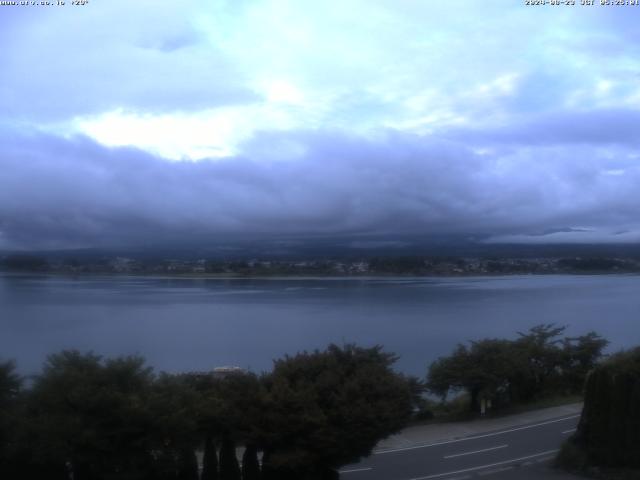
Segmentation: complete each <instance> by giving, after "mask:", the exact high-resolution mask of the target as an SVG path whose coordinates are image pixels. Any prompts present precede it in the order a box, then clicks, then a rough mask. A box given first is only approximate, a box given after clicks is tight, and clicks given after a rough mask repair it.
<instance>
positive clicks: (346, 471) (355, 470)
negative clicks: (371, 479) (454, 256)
mask: <svg viewBox="0 0 640 480" xmlns="http://www.w3.org/2000/svg"><path fill="white" fill-rule="evenodd" d="M369 470H373V468H371V467H367V468H352V469H351V470H338V473H354V472H367V471H369Z"/></svg>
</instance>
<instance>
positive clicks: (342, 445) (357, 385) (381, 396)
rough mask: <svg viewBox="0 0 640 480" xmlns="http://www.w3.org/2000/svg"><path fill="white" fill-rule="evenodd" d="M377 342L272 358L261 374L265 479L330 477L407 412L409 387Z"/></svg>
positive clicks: (392, 357) (395, 428)
mask: <svg viewBox="0 0 640 480" xmlns="http://www.w3.org/2000/svg"><path fill="white" fill-rule="evenodd" d="M396 358H397V357H396V356H395V355H393V354H390V353H384V352H383V351H382V348H381V347H380V346H376V347H373V348H360V347H356V346H355V345H345V346H344V347H342V348H341V347H338V346H336V345H330V346H329V347H328V348H327V350H325V351H322V352H320V351H315V352H313V353H307V352H303V353H299V354H297V355H295V356H293V357H290V356H286V357H285V358H284V359H281V360H277V361H276V362H275V364H274V369H273V372H272V373H271V375H268V376H266V377H265V378H264V382H265V386H266V390H267V397H266V409H265V412H264V415H263V418H262V421H261V430H262V439H261V440H262V441H261V443H262V445H263V448H264V456H263V476H264V478H265V480H266V479H269V478H278V479H287V478H296V479H299V480H303V479H315V478H334V477H335V476H336V475H337V474H336V473H335V470H336V469H337V468H338V467H340V466H341V465H344V464H347V463H351V462H354V461H357V460H358V459H359V458H360V457H362V456H365V455H368V454H369V453H370V452H371V450H372V448H373V447H374V446H375V445H376V443H377V442H378V441H379V440H380V439H382V438H384V437H386V436H388V435H390V434H392V433H394V432H396V431H398V430H399V429H401V428H402V427H403V426H404V425H405V424H406V422H407V421H408V419H409V418H410V415H411V391H410V388H409V385H408V384H407V382H406V380H405V379H404V378H403V377H402V376H400V375H398V374H396V373H395V372H394V371H393V370H392V369H391V365H392V364H393V363H394V362H395V360H396Z"/></svg>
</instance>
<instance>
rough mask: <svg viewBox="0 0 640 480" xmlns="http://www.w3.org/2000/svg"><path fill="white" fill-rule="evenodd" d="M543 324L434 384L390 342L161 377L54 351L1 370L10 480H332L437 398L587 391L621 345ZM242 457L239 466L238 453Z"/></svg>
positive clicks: (0, 467)
mask: <svg viewBox="0 0 640 480" xmlns="http://www.w3.org/2000/svg"><path fill="white" fill-rule="evenodd" d="M564 331H565V328H564V327H556V326H555V325H538V326H536V327H533V328H531V329H530V330H529V331H528V332H526V333H520V334H519V336H518V338H516V339H514V340H505V339H484V340H480V341H474V342H470V343H469V344H468V345H463V344H461V345H458V346H457V347H456V348H455V349H454V351H453V352H452V354H451V355H449V356H446V357H441V358H439V359H438V360H436V361H435V362H433V363H432V364H431V365H430V367H429V368H428V372H427V375H426V378H425V380H420V379H417V378H415V377H407V376H405V375H402V374H399V373H397V372H395V371H394V370H393V369H392V365H393V363H394V362H395V361H396V360H397V358H398V357H397V356H395V355H394V354H392V353H387V352H385V351H383V349H382V347H380V346H376V347H373V348H362V347H358V346H356V345H345V346H342V347H340V346H336V345H330V346H329V347H328V348H327V349H326V350H323V351H314V352H302V353H299V354H297V355H294V356H285V357H284V358H281V359H279V360H276V361H275V362H274V366H273V369H272V371H270V372H267V373H263V374H261V375H256V374H254V373H251V372H242V373H234V372H232V373H229V374H227V375H224V376H222V377H219V376H214V375H212V374H210V373H183V374H168V373H159V374H158V373H155V372H154V371H153V369H152V368H151V367H150V366H148V365H147V364H146V362H145V360H144V359H143V358H142V357H139V356H125V357H115V358H103V357H101V356H98V355H95V354H93V353H81V352H78V351H74V350H67V351H63V352H60V353H57V354H54V355H51V356H49V357H48V359H47V360H46V362H45V364H44V365H43V368H42V371H41V372H40V373H39V374H38V375H37V376H35V377H33V378H32V379H30V380H28V381H27V380H25V379H24V378H21V377H20V376H19V375H18V374H17V373H16V368H15V365H14V364H13V363H12V362H5V363H0V478H21V479H25V480H31V479H41V478H47V479H51V480H68V479H70V478H73V480H199V479H200V480H255V479H264V480H276V479H277V480H288V479H292V480H293V479H296V480H304V479H310V480H316V479H317V480H324V479H335V478H338V473H337V470H338V468H339V467H340V466H342V465H345V464H349V463H353V462H356V461H358V460H359V459H360V458H361V457H363V456H366V455H368V454H370V452H371V451H372V449H373V447H374V446H375V445H376V444H377V442H378V441H379V440H381V439H382V438H384V437H386V436H388V435H390V434H392V433H394V432H397V431H398V430H400V429H401V428H403V427H404V426H405V425H407V423H408V422H409V421H410V420H411V419H412V418H413V416H414V415H415V414H416V411H418V410H419V409H420V408H422V409H423V412H419V411H418V413H424V409H425V408H428V407H425V405H426V404H428V403H429V402H428V400H426V399H425V398H426V397H425V395H424V394H425V393H429V394H431V395H437V396H439V397H440V398H441V400H442V401H443V402H444V401H445V400H446V398H447V396H448V395H450V394H452V393H453V394H459V393H464V394H465V396H466V399H467V401H468V405H469V409H470V411H472V412H475V413H478V412H480V411H481V409H482V408H483V406H485V407H486V406H487V405H489V403H490V404H491V406H492V407H493V408H502V407H505V406H509V405H514V404H518V403H526V402H530V401H533V400H536V399H538V398H540V397H543V396H546V395H557V394H562V395H564V394H569V393H579V392H581V391H582V386H583V384H584V380H585V378H586V376H587V373H588V372H589V371H590V370H591V369H592V368H593V367H594V366H595V365H597V364H598V362H599V360H600V358H601V357H602V352H603V349H604V348H605V347H606V345H607V341H606V340H604V339H603V338H602V337H600V336H599V335H598V334H596V333H595V332H590V333H588V334H586V335H582V336H579V337H562V335H563V333H564ZM240 453H241V454H242V459H241V461H240V462H238V456H239V455H240Z"/></svg>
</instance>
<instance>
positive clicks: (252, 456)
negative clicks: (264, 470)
mask: <svg viewBox="0 0 640 480" xmlns="http://www.w3.org/2000/svg"><path fill="white" fill-rule="evenodd" d="M260 478H261V477H260V463H259V462H258V448H257V447H256V446H255V445H251V444H250V445H247V446H246V448H245V450H244V454H243V455H242V480H260Z"/></svg>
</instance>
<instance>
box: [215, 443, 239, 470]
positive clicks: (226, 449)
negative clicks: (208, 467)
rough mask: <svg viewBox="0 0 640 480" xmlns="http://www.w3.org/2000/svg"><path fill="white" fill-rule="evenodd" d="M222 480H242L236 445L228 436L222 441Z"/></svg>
mask: <svg viewBox="0 0 640 480" xmlns="http://www.w3.org/2000/svg"><path fill="white" fill-rule="evenodd" d="M220 480H240V465H238V458H237V457H236V443H235V442H234V441H233V440H232V439H231V438H229V437H228V436H227V437H225V438H224V439H223V440H222V447H221V448H220Z"/></svg>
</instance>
